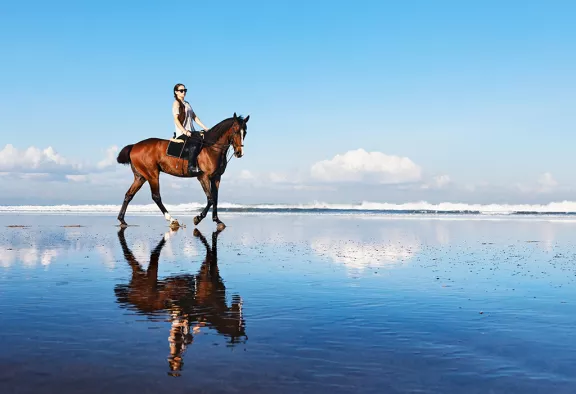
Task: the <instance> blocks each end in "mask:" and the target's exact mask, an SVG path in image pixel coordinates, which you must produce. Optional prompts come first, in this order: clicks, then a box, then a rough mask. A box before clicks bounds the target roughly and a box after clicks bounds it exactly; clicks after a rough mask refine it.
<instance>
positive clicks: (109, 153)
mask: <svg viewBox="0 0 576 394" xmlns="http://www.w3.org/2000/svg"><path fill="white" fill-rule="evenodd" d="M116 156H118V147H117V146H116V145H112V146H111V147H109V148H108V149H107V150H106V157H105V158H104V159H103V160H101V161H100V162H98V164H97V165H96V167H97V168H99V169H104V168H108V167H112V166H114V165H116V164H117V163H116Z"/></svg>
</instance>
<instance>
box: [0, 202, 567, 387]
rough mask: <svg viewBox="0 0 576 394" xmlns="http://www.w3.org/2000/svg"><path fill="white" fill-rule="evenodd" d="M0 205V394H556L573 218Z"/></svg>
mask: <svg viewBox="0 0 576 394" xmlns="http://www.w3.org/2000/svg"><path fill="white" fill-rule="evenodd" d="M220 216H221V219H222V220H224V221H225V222H226V224H227V225H228V228H227V229H225V230H224V231H223V232H220V233H215V232H214V230H215V229H216V228H215V226H214V225H213V223H212V222H210V221H208V220H205V221H204V222H203V223H201V224H200V226H199V227H198V229H199V232H198V231H196V232H195V231H194V226H193V225H191V217H186V216H182V215H181V216H178V218H179V219H181V220H182V221H183V222H184V223H185V224H187V225H188V226H187V227H186V228H184V229H180V230H178V231H176V232H173V231H170V230H169V229H168V228H167V226H166V224H165V222H164V221H163V219H162V217H159V216H158V215H152V216H145V215H142V216H133V215H132V216H130V217H129V218H128V219H130V220H129V223H132V224H135V225H137V226H134V227H129V228H127V229H126V230H124V231H120V229H119V228H118V227H115V224H116V222H115V218H114V216H113V215H32V214H24V215H7V214H5V215H0V322H1V323H0V349H1V350H0V392H1V393H44V392H58V393H77V392H83V393H102V392H123V393H132V392H134V393H142V392H144V393H159V392H170V393H189V392H200V393H216V392H218V393H221V392H223V393H239V392H249V393H293V392H298V393H331V394H333V393H356V392H362V393H402V392H419V393H488V392H490V393H543V392H546V393H550V392H553V393H573V392H576V378H575V374H574V370H575V367H576V340H575V339H576V338H575V336H576V335H575V334H574V327H575V325H576V301H574V300H575V297H574V296H575V293H576V291H575V279H576V252H575V250H576V249H575V248H574V246H575V245H574V236H573V234H574V232H575V230H576V221H574V219H571V218H559V219H553V218H546V217H481V216H470V217H466V216H457V215H456V216H451V217H430V216H428V217H425V216H406V217H401V216H394V215H388V216H377V215H364V216H351V215H297V214H274V215H266V214H238V213H226V212H224V213H222V214H221V215H220Z"/></svg>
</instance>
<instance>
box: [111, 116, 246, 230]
mask: <svg viewBox="0 0 576 394" xmlns="http://www.w3.org/2000/svg"><path fill="white" fill-rule="evenodd" d="M248 119H250V115H248V116H247V117H246V119H244V118H243V117H242V116H236V113H234V116H233V117H232V118H228V119H224V120H223V121H222V122H220V123H218V124H217V125H216V126H214V127H212V128H211V129H210V130H209V131H207V132H206V133H205V134H204V138H203V146H204V147H203V148H202V150H201V151H200V153H199V154H198V167H199V168H200V172H197V173H188V172H187V170H185V169H186V163H183V161H184V159H180V158H176V157H171V156H168V155H167V154H166V151H167V148H168V144H169V141H168V140H163V139H159V138H148V139H146V140H143V141H140V142H138V143H136V144H133V145H127V146H125V147H124V148H122V150H121V151H120V153H119V154H118V158H117V159H116V160H117V161H118V163H120V164H130V166H131V168H132V172H133V173H134V182H133V183H132V186H130V188H129V189H128V191H127V192H126V196H125V197H124V203H123V204H122V208H121V209H120V213H119V214H118V220H119V221H120V227H126V226H127V223H126V222H125V221H124V215H125V214H126V208H128V204H129V203H130V201H132V198H134V195H135V194H136V193H137V192H138V190H140V188H141V187H142V185H144V183H146V181H148V183H149V184H150V190H151V191H152V200H154V202H155V203H156V205H158V208H160V210H161V211H162V213H163V214H164V217H165V218H166V220H167V221H168V222H169V223H170V226H171V227H179V226H180V224H179V223H178V220H176V219H174V218H172V216H171V215H170V213H168V210H167V209H166V208H165V207H164V204H162V198H161V197H160V181H159V177H160V172H164V173H166V174H170V175H174V176H177V177H181V178H182V177H184V178H195V177H197V178H198V181H199V182H200V184H201V185H202V189H204V193H205V194H206V199H207V200H208V202H207V204H206V207H205V208H204V210H202V212H201V213H200V214H199V215H198V216H196V217H194V224H195V225H197V224H198V223H200V222H201V221H202V219H204V218H205V217H206V214H207V213H208V210H209V209H210V207H211V206H213V208H212V220H213V221H215V222H216V223H217V228H218V229H219V230H222V229H224V227H226V226H225V225H224V223H223V222H222V221H220V219H218V188H219V187H220V178H221V177H222V174H224V171H225V170H226V165H227V164H228V159H227V153H228V150H229V148H230V146H231V145H232V146H233V149H234V156H236V157H238V158H240V157H242V156H243V154H244V149H243V148H244V138H246V132H247V125H246V123H248Z"/></svg>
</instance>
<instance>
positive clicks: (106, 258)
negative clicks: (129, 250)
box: [96, 245, 116, 270]
mask: <svg viewBox="0 0 576 394" xmlns="http://www.w3.org/2000/svg"><path fill="white" fill-rule="evenodd" d="M96 252H97V253H98V254H99V255H100V260H102V263H103V264H104V266H105V267H106V268H108V269H111V270H113V269H114V268H116V259H115V258H114V252H113V251H112V249H111V248H109V247H107V246H102V245H98V246H96Z"/></svg>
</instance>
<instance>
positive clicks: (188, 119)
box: [172, 83, 208, 172]
mask: <svg viewBox="0 0 576 394" xmlns="http://www.w3.org/2000/svg"><path fill="white" fill-rule="evenodd" d="M187 91H188V89H186V86H184V85H183V84H181V83H178V84H176V85H175V86H174V103H173V104H172V115H174V125H175V126H176V133H175V134H176V135H175V137H176V138H177V139H178V138H179V139H182V140H185V138H181V137H182V136H183V135H186V136H188V137H190V136H192V132H194V131H195V130H194V125H193V124H192V121H194V122H196V123H197V124H198V125H199V126H200V127H202V128H203V129H204V130H207V129H208V128H207V127H206V126H204V124H203V123H202V121H200V119H199V118H198V116H196V113H194V111H193V110H192V107H191V106H190V103H188V101H186V100H184V97H186V92H187ZM199 142H200V139H199V138H198V141H197V143H196V144H194V145H191V146H190V152H189V156H188V172H198V171H200V169H199V168H198V166H197V165H196V157H197V156H198V148H199Z"/></svg>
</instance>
